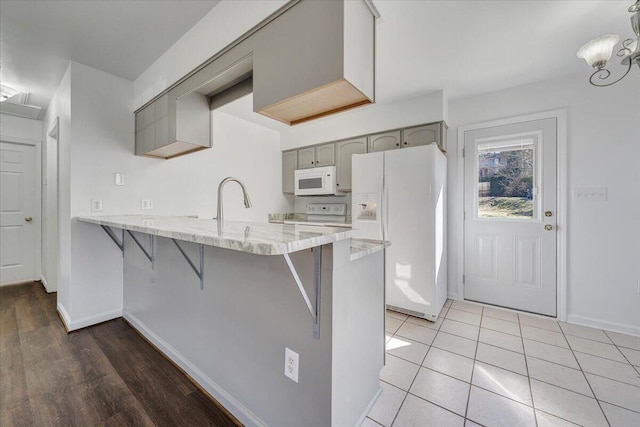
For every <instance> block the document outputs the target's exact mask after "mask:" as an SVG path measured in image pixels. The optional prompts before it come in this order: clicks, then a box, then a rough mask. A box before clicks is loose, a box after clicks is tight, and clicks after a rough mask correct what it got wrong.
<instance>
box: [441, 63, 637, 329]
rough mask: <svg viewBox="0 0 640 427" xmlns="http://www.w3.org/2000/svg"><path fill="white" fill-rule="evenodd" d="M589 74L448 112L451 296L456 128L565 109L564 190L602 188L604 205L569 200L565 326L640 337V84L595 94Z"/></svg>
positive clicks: (457, 104)
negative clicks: (568, 323)
mask: <svg viewBox="0 0 640 427" xmlns="http://www.w3.org/2000/svg"><path fill="white" fill-rule="evenodd" d="M587 77H588V75H587V74H586V73H581V74H576V75H570V76H565V77H561V78H557V79H554V80H549V81H544V82H540V83H535V84H531V85H527V86H522V87H517V88H512V89H507V90H503V91H499V92H494V93H489V94H485V95H481V96H476V97H472V98H466V99H458V100H454V101H451V102H450V105H449V126H450V128H449V138H448V140H449V148H448V151H449V218H450V221H449V242H450V245H449V277H450V279H449V291H450V292H456V291H457V286H458V280H457V279H459V278H460V277H461V274H462V272H460V271H458V268H457V264H458V259H459V258H458V256H459V255H460V256H461V255H462V254H459V253H458V246H457V242H458V239H459V238H460V235H461V227H460V225H461V212H462V206H461V205H460V197H459V195H460V194H461V192H462V191H463V190H462V183H461V182H459V180H458V159H457V156H456V153H457V152H458V141H457V127H458V126H461V125H467V124H472V123H479V122H484V121H490V120H496V119H501V118H506V117H514V116H518V115H524V114H531V113H537V112H543V111H549V110H554V109H560V108H566V110H567V114H568V147H567V148H568V170H567V171H566V172H567V175H568V187H569V191H570V192H571V190H572V189H574V188H580V187H607V189H608V200H607V201H603V202H596V201H574V200H572V198H571V196H569V199H568V229H567V233H568V246H567V253H568V288H567V290H568V295H567V298H568V307H567V308H568V320H569V321H571V322H575V323H582V324H589V325H594V326H599V327H604V328H608V329H613V330H619V331H625V332H630V333H636V334H639V333H640V314H639V313H640V293H639V289H638V288H639V286H640V283H639V281H640V221H639V220H638V218H640V168H639V167H638V164H639V159H640V133H639V131H638V123H640V96H639V94H640V80H639V79H638V78H637V76H635V75H631V76H629V77H627V78H626V79H625V80H623V81H622V82H620V83H618V84H617V85H614V86H611V87H608V88H595V87H592V86H590V85H589V83H588V82H587Z"/></svg>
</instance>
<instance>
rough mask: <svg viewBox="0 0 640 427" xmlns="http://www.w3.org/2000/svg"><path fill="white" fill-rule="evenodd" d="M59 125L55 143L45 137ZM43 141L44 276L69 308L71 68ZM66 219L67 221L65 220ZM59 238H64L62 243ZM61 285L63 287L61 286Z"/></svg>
mask: <svg viewBox="0 0 640 427" xmlns="http://www.w3.org/2000/svg"><path fill="white" fill-rule="evenodd" d="M56 119H58V120H59V125H58V141H57V142H56V141H54V140H52V139H51V138H48V133H49V132H50V131H51V130H52V129H53V127H54V126H55V122H56ZM43 122H44V126H43V129H42V132H43V141H46V143H45V144H44V147H45V149H44V151H43V152H44V157H45V159H44V161H43V163H44V165H45V171H44V172H45V174H46V177H47V186H46V187H45V188H44V194H43V198H44V199H45V200H46V202H45V204H44V205H43V209H44V210H43V212H44V213H43V217H44V219H45V223H46V227H44V229H43V250H42V251H43V254H44V256H43V258H44V260H43V261H44V262H43V276H44V278H45V280H46V282H47V290H48V291H49V292H54V291H58V303H59V304H60V302H62V303H63V305H64V306H70V304H71V301H70V295H69V288H68V283H69V280H70V274H71V273H70V270H69V266H70V265H71V252H70V247H71V245H70V242H69V238H68V236H69V235H70V224H69V221H68V219H69V218H70V213H69V207H70V190H69V188H70V180H69V168H70V166H69V159H70V155H69V150H70V147H71V66H69V67H68V68H67V71H66V72H65V74H64V76H63V77H62V80H61V81H60V85H59V86H58V88H57V89H56V92H55V94H54V96H53V98H52V99H51V102H50V103H49V106H48V107H47V112H46V114H45V116H44V120H43ZM65 218H66V220H64V219H65ZM59 236H66V239H65V240H64V241H62V240H60V239H59ZM60 283H64V284H66V286H60Z"/></svg>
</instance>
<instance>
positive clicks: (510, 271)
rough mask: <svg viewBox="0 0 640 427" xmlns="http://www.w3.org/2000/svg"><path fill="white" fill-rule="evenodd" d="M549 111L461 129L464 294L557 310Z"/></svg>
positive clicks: (553, 129)
mask: <svg viewBox="0 0 640 427" xmlns="http://www.w3.org/2000/svg"><path fill="white" fill-rule="evenodd" d="M556 128H557V124H556V119H555V118H548V119H541V120H533V121H527V122H522V123H516V124H510V125H504V126H495V127H490V128H484V129H477V130H470V131H467V132H465V134H464V149H465V157H464V159H465V161H464V164H465V202H464V205H465V212H464V215H465V220H464V235H465V237H464V242H465V245H464V299H468V300H472V301H478V302H483V303H488V304H494V305H498V306H502V307H508V308H514V309H519V310H524V311H529V312H533V313H539V314H544V315H548V316H556V295H557V293H556V252H557V247H556V216H557V212H556V203H557V195H556V179H557V178H556V144H557V131H556Z"/></svg>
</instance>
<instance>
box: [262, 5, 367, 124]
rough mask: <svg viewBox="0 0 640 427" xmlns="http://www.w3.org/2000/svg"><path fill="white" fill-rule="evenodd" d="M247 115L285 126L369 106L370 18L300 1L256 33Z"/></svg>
mask: <svg viewBox="0 0 640 427" xmlns="http://www.w3.org/2000/svg"><path fill="white" fill-rule="evenodd" d="M256 36H257V37H256V41H255V49H254V52H253V66H254V69H253V70H254V73H253V88H254V93H253V111H255V112H257V113H260V114H263V115H265V116H267V117H270V118H272V119H275V120H278V121H281V122H283V123H286V124H288V125H295V124H297V123H301V122H304V121H307V120H312V119H316V118H318V117H322V116H325V115H328V114H334V113H337V112H341V111H344V110H347V109H350V108H355V107H358V106H361V105H365V104H371V103H373V102H374V46H375V15H374V12H373V10H372V9H371V8H370V7H369V5H368V4H367V2H365V1H364V0H358V1H355V0H343V1H301V2H299V3H296V4H295V5H294V6H293V7H291V8H290V9H289V10H287V11H286V12H285V13H283V14H282V15H280V16H278V17H277V18H276V19H275V20H274V21H272V22H271V23H269V25H267V26H265V27H264V28H262V29H261V30H260V31H259V33H257V34H256Z"/></svg>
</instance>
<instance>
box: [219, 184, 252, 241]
mask: <svg viewBox="0 0 640 427" xmlns="http://www.w3.org/2000/svg"><path fill="white" fill-rule="evenodd" d="M230 181H235V182H237V183H238V184H240V187H241V188H242V194H243V195H244V207H245V208H250V207H251V199H249V193H247V188H246V187H245V186H244V184H243V183H242V181H240V180H239V179H238V178H233V177H231V176H230V177H227V178H225V179H223V180H222V181H221V182H220V184H219V185H218V209H217V216H216V218H215V219H216V220H218V230H221V229H222V222H223V217H222V205H223V201H222V188H223V187H224V185H225V184H226V183H227V182H230Z"/></svg>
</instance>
